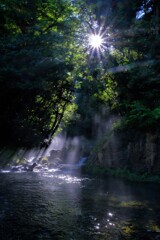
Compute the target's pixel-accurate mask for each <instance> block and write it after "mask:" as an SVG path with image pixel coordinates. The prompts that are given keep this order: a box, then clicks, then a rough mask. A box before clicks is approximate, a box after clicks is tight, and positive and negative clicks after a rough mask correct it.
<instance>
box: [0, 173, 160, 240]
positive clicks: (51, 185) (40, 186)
mask: <svg viewBox="0 0 160 240" xmlns="http://www.w3.org/2000/svg"><path fill="white" fill-rule="evenodd" d="M159 190H160V186H159V185H155V184H139V183H131V182H129V181H125V180H122V179H121V180H120V179H115V178H108V179H105V180H102V179H94V178H93V179H92V178H89V177H87V176H83V175H81V174H80V173H78V172H77V171H76V172H73V171H71V172H68V171H62V170H59V171H56V170H55V171H53V170H52V171H44V172H12V173H11V172H10V173H0V240H39V239H43V240H61V239H62V240H88V239H91V240H122V239H127V240H128V239H132V240H140V239H141V240H147V239H150V240H152V239H156V240H157V239H160V205H159V203H160V191H159Z"/></svg>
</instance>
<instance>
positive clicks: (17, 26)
mask: <svg viewBox="0 0 160 240" xmlns="http://www.w3.org/2000/svg"><path fill="white" fill-rule="evenodd" d="M0 14H1V22H0V51H1V58H0V86H1V88H0V111H1V115H0V132H1V133H3V134H1V139H0V144H1V145H6V144H13V143H14V144H16V145H22V146H23V145H25V146H28V147H30V146H32V145H33V144H34V145H39V144H42V143H43V141H44V139H48V141H49V140H50V139H51V138H52V136H53V135H54V133H55V132H56V131H57V129H58V128H59V126H60V125H61V123H63V125H64V126H66V125H65V124H64V122H66V123H67V122H68V121H70V125H72V124H73V125H72V126H76V127H77V126H79V127H80V125H81V127H80V129H81V130H80V131H82V132H79V134H82V133H83V134H84V133H85V132H88V133H89V132H91V125H92V124H91V123H92V122H93V118H94V116H95V115H96V114H100V113H102V112H101V110H102V108H103V109H104V108H106V109H108V108H109V109H110V111H114V112H116V113H117V114H120V115H121V116H122V117H123V119H124V120H125V121H124V123H125V124H126V125H128V126H132V125H134V126H135V127H137V126H138V127H139V128H142V129H149V128H155V126H157V124H158V122H159V120H160V102H159V94H160V85H159V84H160V83H159V76H160V75H159V69H160V67H159V66H160V52H159V51H160V50H159V49H160V48H159V40H160V5H159V3H158V0H150V1H147V0H141V1H139V0H137V1H132V3H131V2H130V1H127V0H119V1H118V0H111V1H107V2H106V1H104V0H103V1H102V0H94V1H89V0H88V1H70V0H61V1H59V0H54V1H53V0H37V1H31V0H27V1H26V0H22V1H18V0H13V1H10V0H0ZM99 29H101V30H100V31H101V33H102V34H103V37H105V48H104V49H102V52H101V53H100V54H98V53H97V51H96V50H94V51H92V53H91V51H90V49H89V48H88V46H87V44H88V43H87V41H88V36H89V34H91V33H94V32H99ZM75 104H76V105H77V106H76V105H75ZM72 110H74V111H75V110H76V112H75V114H74V116H73V114H72V113H71V112H72ZM72 117H73V118H72ZM71 119H72V121H71ZM137 123H138V124H137ZM76 127H75V128H76Z"/></svg>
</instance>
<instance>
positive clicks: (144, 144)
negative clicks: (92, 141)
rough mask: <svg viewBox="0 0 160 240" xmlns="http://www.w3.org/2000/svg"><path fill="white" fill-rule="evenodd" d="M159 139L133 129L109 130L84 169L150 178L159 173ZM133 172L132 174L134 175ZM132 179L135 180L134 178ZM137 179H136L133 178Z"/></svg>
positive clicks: (96, 146) (100, 173) (159, 137)
mask: <svg viewBox="0 0 160 240" xmlns="http://www.w3.org/2000/svg"><path fill="white" fill-rule="evenodd" d="M159 159H160V136H159V131H157V132H146V133H144V132H140V131H136V130H134V129H123V130H118V131H115V130H113V131H110V132H109V133H108V134H107V135H106V136H105V137H103V136H102V138H101V139H100V140H99V142H98V143H97V144H96V145H95V147H94V150H93V152H92V153H91V155H90V158H89V161H88V165H87V170H89V171H91V172H95V173H96V174H98V175H104V173H105V174H106V173H107V174H108V173H109V174H114V175H120V176H125V175H126V176H127V175H128V176H129V175H131V174H132V177H133V175H135V176H137V179H141V178H138V176H143V178H144V176H153V175H159V174H160V161H159ZM133 173H134V174H133ZM133 178H134V177H133ZM135 178H136V177H135Z"/></svg>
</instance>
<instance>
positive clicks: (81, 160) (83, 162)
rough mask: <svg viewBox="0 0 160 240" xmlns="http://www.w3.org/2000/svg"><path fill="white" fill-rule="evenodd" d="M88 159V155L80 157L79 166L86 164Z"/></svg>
mask: <svg viewBox="0 0 160 240" xmlns="http://www.w3.org/2000/svg"><path fill="white" fill-rule="evenodd" d="M87 159H88V158H87V157H82V158H80V160H79V162H78V163H77V166H79V167H81V166H84V165H85V164H86V161H87Z"/></svg>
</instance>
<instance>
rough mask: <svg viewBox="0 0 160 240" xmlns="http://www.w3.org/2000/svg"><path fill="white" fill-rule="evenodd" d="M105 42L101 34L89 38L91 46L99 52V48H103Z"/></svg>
mask: <svg viewBox="0 0 160 240" xmlns="http://www.w3.org/2000/svg"><path fill="white" fill-rule="evenodd" d="M103 42H104V40H103V38H102V36H101V35H99V34H91V35H90V36H89V46H90V47H91V48H93V49H97V50H98V49H99V48H101V47H102V45H103Z"/></svg>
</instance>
